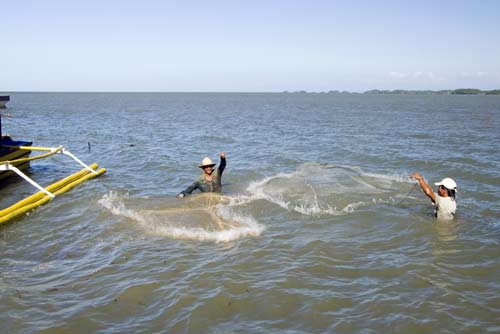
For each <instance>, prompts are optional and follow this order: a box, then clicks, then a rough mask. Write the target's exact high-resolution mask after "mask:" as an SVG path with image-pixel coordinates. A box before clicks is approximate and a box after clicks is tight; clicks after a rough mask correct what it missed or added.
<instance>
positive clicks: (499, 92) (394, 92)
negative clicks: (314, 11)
mask: <svg viewBox="0 0 500 334" xmlns="http://www.w3.org/2000/svg"><path fill="white" fill-rule="evenodd" d="M16 93H17V94H22V93H34V94H53V93H57V94H79V93H81V94H366V95H380V94H382V95H500V89H493V90H481V89H476V88H459V89H446V90H406V89H394V90H385V89H372V90H367V91H364V92H350V91H346V90H344V91H340V90H329V91H306V90H297V91H288V90H285V91H281V92H279V91H276V92H257V91H255V92H250V91H247V92H245V91H241V92H236V91H228V92H223V91H214V92H210V91H164V92H161V91H156V92H153V91H151V92H146V91H107V92H106V91H102V92H101V91H0V95H9V94H16Z"/></svg>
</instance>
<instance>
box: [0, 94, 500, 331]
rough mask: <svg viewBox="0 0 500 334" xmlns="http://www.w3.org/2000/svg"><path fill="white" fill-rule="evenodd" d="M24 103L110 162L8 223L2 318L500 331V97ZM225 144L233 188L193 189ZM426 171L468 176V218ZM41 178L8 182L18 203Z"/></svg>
mask: <svg viewBox="0 0 500 334" xmlns="http://www.w3.org/2000/svg"><path fill="white" fill-rule="evenodd" d="M11 100H12V101H11V102H10V103H9V107H10V108H9V109H8V112H9V113H11V114H13V115H14V116H15V117H14V118H7V119H4V120H3V130H4V132H6V133H10V134H11V135H12V136H13V137H15V139H26V140H33V141H34V145H40V146H56V145H60V144H63V145H65V147H67V148H68V149H69V150H71V151H72V152H73V153H75V154H77V155H78V156H79V157H81V158H82V159H83V160H84V161H86V162H89V163H90V162H94V161H95V162H98V163H99V164H100V165H101V166H103V167H106V168H107V169H108V173H107V174H105V175H104V176H102V177H100V178H99V179H96V180H92V181H89V182H86V183H84V184H82V185H80V186H79V187H78V188H76V189H74V190H72V191H70V192H68V193H66V194H64V195H63V196H61V197H58V198H56V199H55V200H54V201H52V202H51V203H50V204H49V205H46V206H43V207H40V208H38V209H37V210H35V211H33V212H31V213H30V214H29V215H27V216H24V217H22V218H20V219H17V220H15V221H14V222H13V223H11V224H8V225H5V226H1V227H0V252H1V254H2V256H1V258H0V296H1V302H0V321H1V324H2V325H1V328H2V329H1V330H0V332H2V333H3V332H5V333H68V332H71V333H125V332H135V333H233V332H239V333H283V332H287V333H415V332H419V333H422V332H424V333H437V332H439V333H478V332H481V333H488V332H490V333H497V332H499V331H500V320H499V317H498V314H500V298H499V295H500V281H499V279H498V277H500V260H499V259H498V254H500V245H499V243H500V221H499V217H500V204H499V200H500V198H499V195H498V194H499V193H500V172H499V169H498V166H499V165H500V163H499V162H500V161H499V160H500V149H499V147H500V138H499V136H498V133H499V132H500V124H499V120H498V115H499V113H500V98H499V97H495V96H419V95H409V96H387V95H385V96H384V95H359V94H352V95H345V94H342V95H341V94H338V95H326V94H307V95H300V94H211V93H206V94H194V93H193V94H181V93H175V94H174V93H172V94H159V93H158V94H145V93H141V94H118V93H116V94H112V93H111V94H109V93H81V94H72V93H65V94H49V93H47V94H41V93H40V94H35V93H16V94H11ZM89 144H90V151H89ZM220 151H225V152H226V154H227V156H228V166H227V169H226V171H225V172H224V177H223V192H222V194H221V195H212V194H208V195H195V196H191V197H188V198H185V199H177V198H175V197H174V196H175V194H177V193H178V192H179V191H180V190H182V189H183V188H185V187H186V186H187V185H188V184H189V183H190V182H192V180H193V179H194V178H195V177H196V175H197V174H198V172H199V170H198V168H197V167H196V166H197V164H198V162H199V161H200V160H201V159H202V158H203V157H204V156H205V155H209V156H211V157H212V159H217V155H218V153H219V152H220ZM76 170H79V167H78V166H77V165H76V164H74V163H73V162H72V161H71V160H70V159H69V158H66V157H63V156H57V157H53V158H50V159H47V160H43V161H36V162H34V163H33V164H32V168H31V170H30V173H31V176H32V177H33V178H34V179H36V180H37V181H40V182H41V183H42V184H49V183H51V182H52V181H54V180H56V179H59V178H62V177H64V176H66V175H67V174H69V173H70V172H73V171H76ZM413 171H419V172H421V173H422V174H423V176H424V177H425V178H426V179H427V180H428V181H429V182H436V181H439V180H440V179H441V178H443V177H445V176H451V177H453V178H454V179H455V180H456V181H457V183H458V186H459V193H458V218H457V219H456V220H455V221H452V222H444V221H440V222H438V221H435V219H434V218H433V215H432V213H433V209H432V206H431V205H430V203H429V201H428V200H427V199H426V198H425V196H424V195H423V194H422V193H421V191H420V190H418V189H414V188H413V186H414V183H413V181H412V180H411V179H409V178H408V175H409V174H410V173H411V172H413ZM32 192H33V189H31V188H30V187H28V186H27V185H26V184H25V183H23V182H21V181H16V182H9V183H8V184H4V185H3V188H1V189H0V206H1V207H5V206H7V205H9V204H11V203H13V202H15V200H18V199H21V198H23V197H25V196H27V195H29V194H31V193H32ZM408 194H409V195H408ZM407 195H408V197H407Z"/></svg>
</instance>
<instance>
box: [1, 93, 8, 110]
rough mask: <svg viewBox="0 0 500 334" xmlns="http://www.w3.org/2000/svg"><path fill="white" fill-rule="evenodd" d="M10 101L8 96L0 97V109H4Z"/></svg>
mask: <svg viewBox="0 0 500 334" xmlns="http://www.w3.org/2000/svg"><path fill="white" fill-rule="evenodd" d="M9 101H10V96H9V95H0V109H4V108H5V105H6V104H7V102H9Z"/></svg>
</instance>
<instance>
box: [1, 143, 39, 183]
mask: <svg viewBox="0 0 500 334" xmlns="http://www.w3.org/2000/svg"><path fill="white" fill-rule="evenodd" d="M31 144H32V142H27V141H19V140H12V139H10V137H3V138H2V145H0V164H1V163H2V162H5V161H12V160H16V159H22V158H28V157H29V156H30V154H31V151H30V150H21V149H15V148H10V147H5V146H4V145H9V146H31ZM12 165H13V166H14V167H16V168H18V169H20V170H25V169H27V168H28V167H29V166H30V163H29V161H24V162H17V163H16V162H14V163H13V164H12ZM13 175H16V174H15V173H14V172H12V171H2V172H0V181H1V180H4V179H5V178H8V177H10V176H13Z"/></svg>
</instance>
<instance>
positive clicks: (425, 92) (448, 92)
mask: <svg viewBox="0 0 500 334" xmlns="http://www.w3.org/2000/svg"><path fill="white" fill-rule="evenodd" d="M283 93H287V94H310V93H313V94H353V93H352V92H347V91H342V92H341V91H338V90H330V91H328V92H307V91H305V90H300V91H293V92H290V91H284V92H283ZM355 94H359V93H355ZM361 94H393V95H410V94H420V95H500V89H494V90H481V89H476V88H459V89H453V90H404V89H395V90H380V89H372V90H368V91H366V92H363V93H361Z"/></svg>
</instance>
